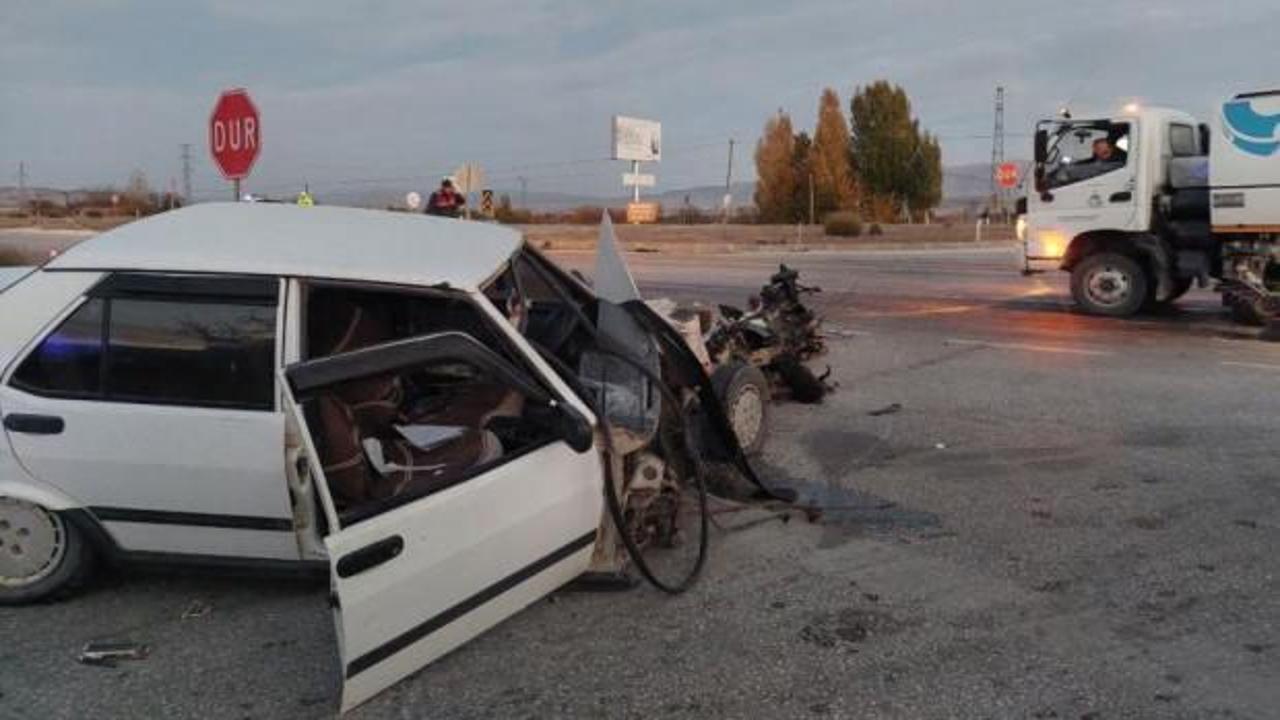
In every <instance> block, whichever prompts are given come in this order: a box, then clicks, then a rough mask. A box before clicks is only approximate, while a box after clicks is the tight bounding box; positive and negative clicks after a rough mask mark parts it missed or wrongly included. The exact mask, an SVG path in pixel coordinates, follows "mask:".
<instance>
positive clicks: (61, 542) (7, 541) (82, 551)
mask: <svg viewBox="0 0 1280 720" xmlns="http://www.w3.org/2000/svg"><path fill="white" fill-rule="evenodd" d="M92 569H93V550H92V549H91V548H90V547H89V545H88V543H87V542H86V541H85V537H84V534H83V533H82V532H81V531H80V529H79V528H77V527H76V526H75V524H74V523H70V522H67V521H66V520H65V519H64V518H63V517H62V516H60V515H59V514H58V513H56V512H52V511H50V510H46V509H45V508H42V507H40V506H39V505H34V504H32V503H28V502H25V501H22V500H17V499H14V498H7V497H0V605H22V604H25V603H31V602H37V601H40V600H49V599H54V598H57V597H60V596H63V595H66V594H68V593H70V592H72V591H74V590H76V589H77V588H79V587H80V586H81V585H82V584H84V582H85V580H87V579H88V577H89V574H90V572H91V571H92Z"/></svg>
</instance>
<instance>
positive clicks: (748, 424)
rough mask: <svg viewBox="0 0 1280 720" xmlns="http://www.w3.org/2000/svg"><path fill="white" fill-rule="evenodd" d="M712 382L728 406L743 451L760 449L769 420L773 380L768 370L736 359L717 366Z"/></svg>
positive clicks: (756, 451) (750, 451) (754, 451)
mask: <svg viewBox="0 0 1280 720" xmlns="http://www.w3.org/2000/svg"><path fill="white" fill-rule="evenodd" d="M711 385H712V387H714V388H715V391H716V395H717V396H718V397H719V398H720V402H721V404H723V405H724V412H725V415H727V416H728V418H729V425H730V426H732V427H733V432H734V434H735V435H737V437H738V445H739V446H741V447H742V451H743V452H745V453H747V454H748V455H753V454H755V453H758V452H760V449H761V448H762V447H764V435H765V428H767V427H768V420H769V381H768V380H766V379H765V377H764V373H762V372H760V369H759V368H757V367H755V366H753V365H748V364H746V363H744V362H738V361H735V362H731V363H729V364H727V365H721V366H720V367H718V368H716V370H715V372H714V373H712V375H711Z"/></svg>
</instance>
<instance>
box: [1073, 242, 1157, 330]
mask: <svg viewBox="0 0 1280 720" xmlns="http://www.w3.org/2000/svg"><path fill="white" fill-rule="evenodd" d="M1150 285H1151V282H1150V279H1149V278H1148V277H1147V271H1146V269H1145V268H1144V267H1142V265H1141V264H1140V263H1139V262H1138V261H1137V260H1134V259H1133V258H1131V257H1127V256H1125V255H1121V254H1120V253H1113V252H1103V253H1098V254H1097V255H1090V256H1089V257H1087V258H1085V259H1084V260H1081V261H1080V263H1079V264H1077V265H1076V266H1075V268H1073V269H1072V270H1071V297H1072V298H1074V299H1075V301H1076V304H1078V305H1079V306H1080V307H1081V309H1083V310H1084V311H1085V312H1087V313H1089V314H1090V315H1105V316H1108V317H1128V316H1130V315H1133V314H1134V313H1136V312H1138V310H1140V309H1142V305H1143V303H1144V302H1146V300H1147V288H1148V287H1149V286H1150Z"/></svg>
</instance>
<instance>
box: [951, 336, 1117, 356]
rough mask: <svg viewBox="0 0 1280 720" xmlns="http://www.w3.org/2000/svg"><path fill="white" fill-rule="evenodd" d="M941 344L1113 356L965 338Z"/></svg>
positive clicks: (1075, 349) (1079, 350) (1053, 347)
mask: <svg viewBox="0 0 1280 720" xmlns="http://www.w3.org/2000/svg"><path fill="white" fill-rule="evenodd" d="M943 342H944V343H946V344H948V345H972V346H975V347H986V348H993V349H996V350H1021V351H1024V352H1043V353H1058V354H1062V355H1091V356H1095V357H1101V356H1105V355H1112V354H1114V353H1112V352H1110V351H1108V350H1086V349H1084V348H1071V347H1055V346H1053V345H1024V344H1022V343H998V342H988V341H986V340H969V339H966V338H947V339H946V340H943Z"/></svg>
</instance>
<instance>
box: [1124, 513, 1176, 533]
mask: <svg viewBox="0 0 1280 720" xmlns="http://www.w3.org/2000/svg"><path fill="white" fill-rule="evenodd" d="M1129 524H1130V525H1132V526H1134V527H1136V528H1138V529H1139V530H1163V529H1165V528H1167V527H1169V521H1168V519H1166V518H1165V517H1163V516H1161V515H1154V514H1153V515H1137V516H1135V517H1131V518H1129Z"/></svg>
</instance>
